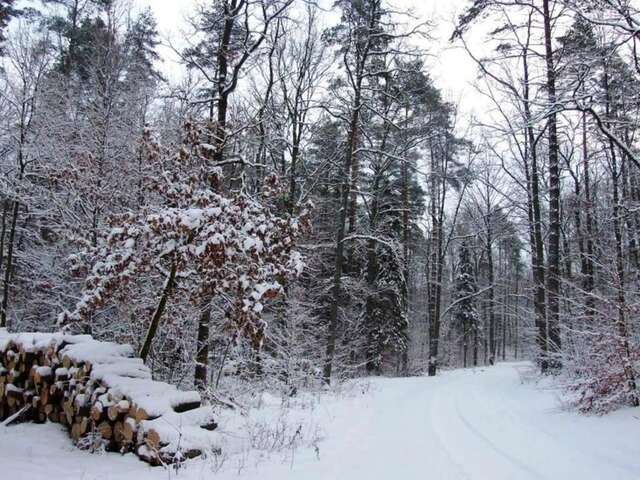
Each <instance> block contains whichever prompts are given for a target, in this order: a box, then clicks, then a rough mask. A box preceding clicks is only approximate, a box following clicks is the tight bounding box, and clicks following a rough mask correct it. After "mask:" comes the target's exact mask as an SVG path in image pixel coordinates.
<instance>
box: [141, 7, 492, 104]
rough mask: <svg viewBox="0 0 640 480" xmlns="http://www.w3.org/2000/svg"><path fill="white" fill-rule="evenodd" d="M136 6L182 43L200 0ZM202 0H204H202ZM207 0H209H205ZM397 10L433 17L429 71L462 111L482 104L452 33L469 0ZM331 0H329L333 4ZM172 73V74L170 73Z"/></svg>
mask: <svg viewBox="0 0 640 480" xmlns="http://www.w3.org/2000/svg"><path fill="white" fill-rule="evenodd" d="M133 1H134V4H135V5H136V6H140V7H147V6H148V7H151V9H152V10H153V12H154V14H155V15H156V18H157V20H158V26H159V30H160V34H161V36H162V38H163V40H164V41H171V42H172V43H174V44H177V45H179V44H180V43H181V42H180V38H181V36H182V34H181V30H182V29H184V26H185V21H184V19H185V17H186V16H187V15H189V14H190V13H191V12H193V8H194V6H195V5H196V3H197V2H198V0H133ZM200 1H202V0H200ZM205 1H206V0H205ZM391 1H392V3H393V5H394V7H395V8H396V9H397V10H405V9H406V10H412V11H413V12H414V15H416V16H417V17H418V18H419V19H421V20H424V21H426V20H431V21H433V23H434V25H435V29H434V31H433V33H432V36H433V37H434V38H433V40H425V42H424V46H425V48H426V49H427V50H428V52H429V53H430V57H429V58H428V59H427V64H428V65H429V73H430V74H431V76H432V77H433V78H434V80H435V81H436V84H437V85H438V87H440V89H441V90H442V91H443V94H444V96H445V98H446V99H448V100H450V101H453V102H456V103H460V107H461V113H462V114H463V115H464V116H468V115H470V114H473V113H477V112H475V111H476V110H477V109H478V108H479V107H478V106H479V102H477V101H473V99H474V98H477V93H476V91H475V90H474V88H473V87H472V86H471V85H470V84H471V83H472V82H473V80H474V78H475V76H476V67H475V64H474V63H473V61H472V60H471V59H469V58H468V56H467V55H466V53H465V52H464V51H461V49H460V48H455V47H452V46H451V45H450V44H449V42H448V39H449V36H450V35H451V32H452V31H453V21H454V19H455V18H456V17H457V15H458V14H459V13H461V12H462V11H463V9H464V7H465V6H466V5H468V4H469V3H470V0H391ZM332 3H333V2H332V0H328V1H327V5H331V4H332ZM163 52H164V53H163V56H165V57H167V58H166V61H165V65H164V68H163V69H164V70H167V71H168V72H171V70H172V67H171V63H172V60H171V58H172V55H171V52H170V51H169V50H163ZM170 76H172V75H170Z"/></svg>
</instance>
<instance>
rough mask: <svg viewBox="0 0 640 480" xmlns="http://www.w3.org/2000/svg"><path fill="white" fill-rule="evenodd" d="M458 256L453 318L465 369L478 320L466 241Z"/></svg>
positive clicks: (473, 276) (474, 279)
mask: <svg viewBox="0 0 640 480" xmlns="http://www.w3.org/2000/svg"><path fill="white" fill-rule="evenodd" d="M458 256H459V260H458V274H457V275H456V286H455V287H456V309H455V318H456V322H457V326H458V328H459V329H460V333H461V340H462V359H463V366H465V367H466V366H467V353H468V348H469V344H470V341H471V339H472V338H477V335H478V327H479V318H478V311H477V309H476V303H475V294H476V293H477V290H478V288H477V285H476V278H475V274H474V271H473V263H472V262H471V255H470V252H469V247H468V246H467V243H466V241H463V242H462V245H460V249H459V251H458Z"/></svg>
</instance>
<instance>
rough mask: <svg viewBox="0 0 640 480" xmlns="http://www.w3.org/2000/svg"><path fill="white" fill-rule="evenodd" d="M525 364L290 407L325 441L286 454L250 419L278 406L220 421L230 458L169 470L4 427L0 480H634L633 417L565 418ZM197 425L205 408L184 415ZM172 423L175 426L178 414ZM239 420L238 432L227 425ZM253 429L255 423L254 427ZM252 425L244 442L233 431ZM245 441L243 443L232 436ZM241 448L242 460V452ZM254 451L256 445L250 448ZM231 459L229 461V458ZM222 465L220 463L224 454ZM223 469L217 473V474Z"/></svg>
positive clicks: (382, 381) (268, 417)
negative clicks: (526, 377)
mask: <svg viewBox="0 0 640 480" xmlns="http://www.w3.org/2000/svg"><path fill="white" fill-rule="evenodd" d="M526 368H528V365H527V364H524V363H516V364H513V363H512V364H509V363H505V364H499V365H496V366H494V367H489V368H478V369H467V370H456V371H451V372H445V373H444V374H442V375H441V376H439V377H435V378H428V377H413V378H404V379H386V378H376V379H372V380H370V381H367V382H366V383H363V382H359V383H358V382H357V383H354V384H352V385H351V387H350V390H349V393H348V394H346V395H341V396H336V395H335V394H329V393H327V394H324V395H323V396H321V397H320V399H319V401H318V403H316V404H314V405H313V407H309V406H306V407H303V406H298V407H291V408H290V409H289V410H288V413H287V416H286V419H287V420H286V421H287V422H289V425H290V427H291V428H293V429H295V428H296V426H297V425H298V424H299V425H300V428H301V430H302V432H303V433H304V432H305V430H306V431H307V433H309V431H308V430H309V429H310V428H313V425H314V424H320V425H321V426H322V432H321V433H322V435H321V437H320V438H318V439H316V440H314V441H313V442H312V443H311V444H309V445H304V444H301V445H299V446H298V447H297V448H296V449H294V450H288V451H286V452H284V453H283V452H277V453H270V454H269V453H265V452H264V451H258V450H256V449H255V444H256V443H257V442H256V438H258V437H259V435H257V434H256V432H257V429H256V427H255V426H256V423H255V422H256V421H258V420H260V421H263V422H267V423H271V424H275V423H278V422H280V421H281V420H282V418H283V417H282V414H283V413H282V412H283V410H282V409H281V407H280V406H279V403H280V401H279V400H278V399H277V398H276V397H272V396H264V397H263V399H264V401H263V407H262V408H261V409H259V410H256V411H251V412H249V414H248V415H247V417H246V418H245V417H241V416H240V415H238V414H237V412H235V413H227V414H225V416H224V417H223V418H221V417H220V416H219V415H218V416H216V421H218V422H219V423H220V427H219V428H218V429H217V430H216V432H219V434H220V435H221V436H220V443H221V447H222V448H223V449H226V450H227V451H228V452H227V455H228V456H227V457H226V458H225V459H224V462H221V461H220V460H219V459H216V458H215V457H209V458H204V459H203V458H198V459H194V460H190V461H187V462H186V465H185V467H184V468H183V469H181V470H180V471H178V472H177V473H175V472H169V471H166V470H164V469H162V468H159V467H158V468H152V467H149V466H147V465H146V464H144V463H142V462H140V461H139V460H138V459H137V458H136V457H135V456H134V455H131V454H128V455H124V456H121V455H118V454H89V453H86V452H82V451H79V450H77V449H76V448H75V447H74V446H73V445H72V444H71V442H70V441H69V439H68V437H67V435H66V433H65V432H64V431H63V430H62V429H61V428H60V427H59V426H58V425H51V424H45V425H29V424H26V425H17V426H11V427H7V428H4V429H0V452H2V459H3V460H2V463H3V476H4V475H6V477H7V478H11V479H12V480H27V479H28V480H31V479H35V478H47V479H48V480H67V479H72V478H73V479H76V478H77V479H84V480H116V479H117V480H162V479H166V478H175V479H178V480H180V479H182V480H205V479H209V478H216V479H218V480H231V479H237V480H249V479H256V478H260V479H261V480H288V479H290V480H301V479H304V480H360V479H363V480H364V479H366V480H389V479H393V478H399V479H403V480H414V479H415V480H418V479H420V480H423V479H425V478H432V479H434V480H488V479H490V480H529V479H542V480H546V479H549V480H551V479H553V480H572V479H579V480H604V479H611V480H613V479H615V480H637V479H638V478H639V473H640V442H639V440H640V411H638V409H625V410H621V411H618V412H615V413H613V414H610V415H607V416H602V417H597V416H592V417H585V416H581V415H579V414H577V413H575V412H569V411H565V410H563V409H562V408H561V406H560V404H559V402H558V400H557V398H556V395H555V393H554V391H553V390H551V389H549V388H547V387H546V386H545V385H543V384H535V383H522V375H521V373H522V372H523V371H524V370H525V369H526ZM188 413H189V414H190V415H195V416H198V415H205V414H206V410H202V409H198V410H196V411H193V413H192V412H188ZM176 417H177V416H176ZM232 419H235V421H236V424H235V425H234V424H233V421H232ZM249 419H251V421H253V422H254V423H250V421H249ZM243 421H246V422H247V423H246V425H253V427H252V428H251V429H249V430H247V431H251V432H253V435H254V436H253V437H252V438H249V435H250V434H249V433H247V432H245V433H243V431H242V429H241V425H242V424H243ZM242 435H245V438H243V439H242V438H240V437H241V436H242ZM239 440H243V441H244V442H245V444H246V445H247V448H249V447H252V446H253V447H254V449H253V450H248V451H244V452H243V449H242V448H241V447H240V446H239V445H238V443H239ZM258 443H259V442H258ZM229 450H231V451H229ZM223 455H224V454H223ZM220 464H222V465H220Z"/></svg>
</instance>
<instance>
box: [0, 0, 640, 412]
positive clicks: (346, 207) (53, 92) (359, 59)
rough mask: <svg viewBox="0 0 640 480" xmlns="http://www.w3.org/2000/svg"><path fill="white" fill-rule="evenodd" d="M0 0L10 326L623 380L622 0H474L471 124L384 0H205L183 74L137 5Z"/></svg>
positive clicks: (626, 143)
mask: <svg viewBox="0 0 640 480" xmlns="http://www.w3.org/2000/svg"><path fill="white" fill-rule="evenodd" d="M587 3H588V2H587ZM2 5H3V6H4V5H7V6H8V7H9V8H7V7H3V8H4V10H2V12H3V13H2V18H3V19H4V17H5V16H12V17H14V20H13V21H12V22H11V24H10V26H9V27H8V28H5V30H4V32H5V36H6V37H7V38H6V41H5V42H4V44H3V48H4V60H3V64H4V69H3V71H2V92H3V93H2V97H1V99H0V110H1V111H2V117H1V118H2V119H3V120H2V131H1V133H0V139H1V149H2V150H1V152H2V156H1V163H0V169H1V171H2V183H1V184H0V189H1V190H0V195H1V197H0V200H1V202H2V204H1V207H2V223H1V225H0V273H1V275H2V279H1V282H0V285H1V287H2V294H1V301H2V304H1V308H0V312H1V315H2V317H1V319H0V321H1V323H2V325H8V326H9V327H10V328H11V329H14V330H27V329H38V330H52V329H57V328H60V327H64V328H67V329H71V330H76V331H86V332H90V333H92V334H93V335H94V336H96V337H98V338H104V339H109V340H116V341H123V342H127V343H131V344H133V345H137V346H139V347H140V354H141V356H142V357H143V358H146V359H147V363H148V364H149V366H151V368H152V369H153V370H154V373H156V374H157V375H160V376H161V377H162V378H164V379H167V380H170V381H175V382H184V383H193V382H195V384H196V385H197V386H198V387H199V388H201V389H203V390H204V389H207V388H209V389H212V390H217V389H224V388H237V385H241V384H248V385H253V386H255V385H256V384H257V383H259V382H263V383H267V384H269V385H271V386H275V387H277V388H279V389H281V390H282V391H284V392H288V393H293V392H295V390H296V389H297V388H299V387H304V386H311V385H319V384H321V383H323V382H324V383H328V382H330V381H331V380H332V379H334V378H336V379H337V378H345V377H350V376H354V375H361V374H364V373H369V374H378V373H386V374H402V375H407V374H414V373H418V372H422V371H423V370H426V371H427V372H428V374H430V375H434V374H436V371H437V370H438V368H440V367H441V366H458V365H460V366H468V365H478V364H490V363H493V362H495V361H498V360H505V359H513V358H522V357H526V358H532V357H533V358H536V359H537V360H538V363H539V365H540V367H541V369H542V370H543V371H549V372H555V371H558V370H560V369H561V368H564V371H568V372H571V374H572V375H571V379H573V380H572V381H571V385H572V386H573V387H572V388H574V389H575V390H576V391H577V392H578V395H579V396H580V395H581V396H582V397H581V400H580V402H581V406H584V405H586V404H588V403H589V402H593V401H596V402H597V401H599V400H595V399H594V398H587V397H588V394H586V393H585V392H586V391H587V390H589V391H593V390H594V389H595V390H598V389H599V388H601V387H602V388H605V389H607V391H608V392H609V391H610V392H615V393H616V394H617V395H618V396H617V397H616V398H615V399H614V401H615V402H618V401H622V402H623V403H624V402H626V401H630V402H632V403H633V402H634V401H635V402H637V393H636V387H635V384H634V382H635V368H637V365H636V364H634V362H637V355H638V349H637V343H638V342H637V341H635V340H634V339H635V337H634V332H636V331H637V322H635V316H634V314H633V312H634V305H635V303H634V302H635V295H634V282H635V271H636V270H637V268H636V267H637V263H635V259H636V257H637V238H636V237H637V235H638V233H639V232H638V229H637V228H636V226H637V224H638V222H637V221H636V220H637V219H636V216H637V214H636V212H635V210H634V208H635V207H634V202H635V201H636V197H637V195H636V194H637V190H638V188H637V185H636V183H637V178H636V175H637V172H636V171H635V169H636V168H637V167H638V160H637V157H636V156H635V150H634V147H633V141H634V132H635V130H634V125H635V123H634V122H635V113H636V107H637V102H636V100H635V99H636V93H635V90H634V89H635V87H634V86H635V85H636V84H637V79H636V76H637V74H638V70H637V68H636V65H637V63H636V56H635V49H633V48H630V47H633V46H635V42H636V41H637V40H638V38H637V34H636V30H637V29H636V28H635V27H634V25H635V19H636V18H640V17H637V16H636V15H635V13H636V12H635V11H634V10H633V9H632V7H631V5H630V4H627V3H625V2H623V1H622V0H615V1H614V0H612V1H611V2H593V5H591V4H589V5H588V6H587V5H586V3H585V2H576V3H575V4H572V3H571V2H568V1H562V2H561V1H559V0H558V1H557V2H555V3H554V2H548V1H547V0H545V1H535V2H523V1H516V0H514V1H513V2H491V1H489V0H482V1H480V0H478V1H476V2H475V3H474V4H473V5H472V6H471V7H470V8H469V9H468V11H467V12H465V14H464V15H463V16H462V17H461V18H460V20H459V24H458V25H457V28H456V29H455V34H454V36H453V38H452V40H453V41H455V42H457V43H458V44H459V45H462V46H464V47H467V42H466V39H467V36H468V35H472V34H476V33H477V32H476V31H477V30H478V29H480V28H481V27H483V26H486V25H491V27H490V30H491V31H490V32H489V34H488V35H489V36H488V40H487V41H486V42H485V44H486V45H489V46H491V47H495V48H494V49H493V50H491V51H487V50H483V51H478V52H476V51H475V50H474V48H472V47H467V50H468V52H469V55H470V58H471V59H472V61H476V62H477V63H478V67H479V72H480V75H481V77H480V80H479V82H478V88H479V89H480V92H481V93H482V94H483V96H484V97H485V98H488V99H489V101H490V102H493V105H494V106H495V109H494V111H492V112H488V116H489V118H490V121H483V122H481V123H480V122H478V123H479V124H478V125H474V127H475V128H473V129H471V130H468V133H466V134H465V135H462V134H461V133H460V132H461V131H463V130H464V129H463V128H461V127H460V124H461V123H465V124H466V123H468V121H467V119H463V121H461V120H460V119H459V118H458V116H459V115H458V107H457V105H455V104H454V103H452V102H449V101H447V99H446V98H445V97H444V96H443V94H442V93H441V91H440V90H439V88H438V87H437V86H436V85H435V83H434V81H433V80H432V78H431V76H430V75H429V67H428V64H427V63H426V60H425V59H426V58H427V57H426V53H427V48H428V47H429V46H430V42H432V39H431V38H430V37H429V33H430V31H431V28H432V25H431V24H429V23H426V22H425V23H423V21H422V20H421V19H416V18H415V17H413V16H411V15H407V14H405V12H399V11H397V10H393V9H392V8H391V7H390V6H389V5H387V4H386V2H383V1H382V0H357V1H356V0H338V1H337V2H335V4H334V7H333V8H334V11H335V12H339V15H340V18H339V19H338V20H337V21H335V20H334V21H335V25H334V26H329V27H328V28H324V29H321V28H320V27H318V25H320V24H322V23H326V21H327V20H328V18H329V16H327V15H326V13H325V12H323V11H322V10H321V9H320V8H318V7H316V6H315V5H313V4H310V3H307V2H298V1H296V0H277V1H258V2H247V1H245V0H218V1H210V2H203V3H202V4H201V5H200V6H199V7H198V8H196V9H195V10H194V11H193V12H192V15H191V17H190V18H189V21H188V22H187V25H186V26H185V29H186V31H185V36H184V38H183V39H181V40H180V42H177V41H176V42H172V45H171V48H173V50H174V53H175V54H176V55H177V56H178V57H179V58H180V62H181V67H180V68H181V69H182V75H181V77H180V78H181V79H180V81H179V82H177V83H176V82H171V81H168V80H167V79H165V78H164V76H163V75H162V73H161V70H160V68H161V65H162V63H161V58H160V54H159V51H160V43H161V42H160V37H159V35H158V32H157V26H156V22H155V20H154V17H153V14H152V12H151V11H143V12H135V11H132V10H130V9H129V8H128V7H127V4H126V3H125V2H118V1H116V0H90V1H86V2H77V1H75V0H55V1H47V0H43V1H41V2H39V3H38V4H37V5H34V6H33V7H30V8H28V9H26V8H25V9H22V10H19V9H16V8H11V5H12V2H6V1H5V2H4V3H3V4H2ZM5 12H6V14H5ZM612 19H616V20H615V21H614V20H612ZM485 20H487V21H486V22H485ZM5 23H6V22H5ZM452 28H453V27H452ZM622 40H625V41H622ZM470 44H471V45H475V44H474V43H470ZM487 55H488V56H487ZM451 74H452V75H453V74H454V73H453V72H452V73H451ZM464 137H466V138H464ZM301 259H303V261H304V264H305V265H304V269H302V262H301ZM228 378H231V379H234V381H227V380H226V379H228ZM576 378H578V379H580V380H579V381H578V382H574V380H575V379H576ZM245 382H248V383H245ZM589 382H591V383H589ZM594 382H595V386H594ZM603 382H604V383H603ZM603 385H606V386H603ZM612 395H613V394H612ZM634 399H635V400H634ZM585 402H586V403H585Z"/></svg>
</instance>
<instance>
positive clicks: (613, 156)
mask: <svg viewBox="0 0 640 480" xmlns="http://www.w3.org/2000/svg"><path fill="white" fill-rule="evenodd" d="M639 13H640V12H638V10H637V8H636V7H635V6H634V3H633V2H630V1H626V0H606V1H572V0H564V1H559V0H558V1H551V0H542V1H532V2H528V1H518V0H515V1H508V2H493V1H491V0H486V1H485V0H477V1H475V2H474V3H473V5H472V6H471V7H469V9H468V10H467V11H466V12H465V14H463V15H462V16H461V17H460V20H459V24H458V27H457V29H456V31H455V33H454V35H453V37H452V40H453V41H456V42H458V43H459V44H460V45H462V46H463V47H464V48H465V49H466V50H467V53H468V54H469V56H470V58H472V59H473V60H474V61H475V62H476V63H477V66H478V69H479V71H480V73H481V75H482V81H481V82H480V83H479V85H478V88H479V91H480V92H481V93H482V94H483V95H484V97H485V98H486V99H487V101H488V102H489V103H490V104H491V105H493V107H494V111H493V114H494V115H493V118H494V120H495V121H493V122H492V123H491V125H489V126H487V125H486V124H485V126H484V128H485V130H486V138H487V142H486V144H487V147H486V148H487V149H488V151H489V152H490V153H489V155H490V156H491V158H492V163H493V164H494V165H495V170H496V171H501V172H503V174H502V176H503V179H502V180H501V181H499V182H490V183H491V186H492V189H493V190H494V191H498V192H500V193H499V195H498V197H497V198H496V200H495V201H494V202H493V204H494V205H496V206H499V205H500V204H504V202H506V203H507V204H508V205H510V207H511V208H513V209H514V212H517V216H518V218H520V224H521V228H520V235H521V238H523V239H526V240H527V241H528V250H529V252H530V270H531V272H532V282H533V285H532V287H531V290H530V293H529V298H530V299H531V301H532V303H533V305H534V311H535V342H536V345H537V355H536V358H537V360H538V364H539V366H540V368H541V370H542V371H543V372H552V373H560V372H561V371H562V373H563V374H564V378H565V380H564V382H563V383H564V384H565V386H566V389H567V391H568V392H569V394H570V398H571V400H572V401H573V402H574V403H575V404H576V405H577V406H578V407H579V408H580V409H582V410H585V411H592V410H595V411H606V410H608V409H610V408H614V407H616V406H619V405H625V404H626V405H633V406H638V403H639V392H638V388H637V375H638V367H639V364H638V360H639V358H640V357H639V352H640V350H639V342H638V326H639V324H638V321H637V314H636V312H637V305H638V303H637V302H638V295H637V290H638V283H637V282H638V276H637V272H638V262H637V249H638V228H637V227H638V223H637V205H638V200H639V197H638V188H637V185H638V167H640V163H639V162H638V156H637V148H636V141H635V135H636V130H637V120H638V116H637V115H638V105H639V104H638V92H639V90H638V86H639V80H640V79H639V77H638V73H640V70H639V69H638V56H637V49H636V45H637V42H638V40H640V37H638V34H637V30H636V26H637V25H638V21H639V20H640V16H639ZM488 24H490V25H491V27H490V29H486V28H485V29H484V31H483V32H482V35H483V38H485V39H486V40H487V41H488V42H489V44H490V45H491V47H492V48H491V51H490V52H487V51H484V52H482V51H479V50H478V49H477V48H475V47H474V46H473V45H472V44H471V43H469V42H468V41H467V39H468V38H469V36H473V35H477V34H479V32H478V30H479V29H480V28H481V26H482V25H485V26H486V25H488ZM519 199H526V201H521V200H519Z"/></svg>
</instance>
